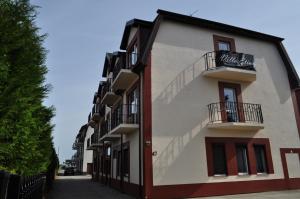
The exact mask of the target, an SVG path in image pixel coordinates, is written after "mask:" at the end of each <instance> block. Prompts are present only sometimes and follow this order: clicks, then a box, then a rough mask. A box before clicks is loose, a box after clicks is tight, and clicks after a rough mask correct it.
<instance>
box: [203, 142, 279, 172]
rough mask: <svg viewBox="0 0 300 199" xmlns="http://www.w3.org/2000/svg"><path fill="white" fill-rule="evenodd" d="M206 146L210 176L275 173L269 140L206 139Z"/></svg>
mask: <svg viewBox="0 0 300 199" xmlns="http://www.w3.org/2000/svg"><path fill="white" fill-rule="evenodd" d="M205 146H206V158H207V172H208V176H224V175H227V176H234V175H242V174H251V175H253V174H260V173H268V174H273V173H274V168H273V162H272V154H271V147H270V142H269V139H267V138H239V137H206V138H205ZM250 154H251V155H250Z"/></svg>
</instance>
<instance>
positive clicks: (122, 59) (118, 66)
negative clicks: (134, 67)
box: [112, 54, 131, 81]
mask: <svg viewBox="0 0 300 199" xmlns="http://www.w3.org/2000/svg"><path fill="white" fill-rule="evenodd" d="M122 69H131V67H130V66H129V65H127V64H126V55H125V54H122V55H121V56H120V57H119V61H118V63H117V64H116V65H115V66H114V67H113V71H112V72H113V79H112V80H113V81H114V80H115V79H116V77H117V76H118V74H119V72H120V71H121V70H122Z"/></svg>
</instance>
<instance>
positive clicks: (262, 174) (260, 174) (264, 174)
mask: <svg viewBox="0 0 300 199" xmlns="http://www.w3.org/2000/svg"><path fill="white" fill-rule="evenodd" d="M256 175H258V176H268V175H269V174H268V173H257V174H256Z"/></svg>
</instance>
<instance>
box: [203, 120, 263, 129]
mask: <svg viewBox="0 0 300 199" xmlns="http://www.w3.org/2000/svg"><path fill="white" fill-rule="evenodd" d="M207 128H209V129H224V130H249V131H251V130H252V131H253V130H260V129H263V128H264V124H259V123H245V122H218V123H217V122H216V123H209V124H207Z"/></svg>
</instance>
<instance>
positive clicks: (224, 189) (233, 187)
mask: <svg viewBox="0 0 300 199" xmlns="http://www.w3.org/2000/svg"><path fill="white" fill-rule="evenodd" d="M285 189H300V178H297V179H290V180H289V181H288V182H287V181H286V180H284V179H276V180H255V181H242V182H221V183H203V184H182V185H163V186H154V187H153V199H162V198H163V199H174V198H192V197H204V196H218V195H230V194H243V193H255V192H265V191H278V190H285Z"/></svg>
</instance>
